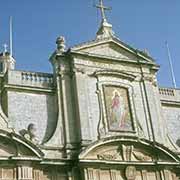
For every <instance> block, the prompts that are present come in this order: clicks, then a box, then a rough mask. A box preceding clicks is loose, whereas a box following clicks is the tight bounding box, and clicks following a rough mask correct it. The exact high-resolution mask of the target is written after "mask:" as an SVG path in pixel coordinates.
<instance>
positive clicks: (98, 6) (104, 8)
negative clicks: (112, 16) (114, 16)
mask: <svg viewBox="0 0 180 180" xmlns="http://www.w3.org/2000/svg"><path fill="white" fill-rule="evenodd" d="M96 7H97V8H98V9H100V11H101V16H102V21H106V15H105V11H106V10H111V8H109V7H106V6H104V4H103V0H99V5H96Z"/></svg>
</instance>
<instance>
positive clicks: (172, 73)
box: [166, 41, 177, 88]
mask: <svg viewBox="0 0 180 180" xmlns="http://www.w3.org/2000/svg"><path fill="white" fill-rule="evenodd" d="M166 46H167V52H168V60H169V65H170V70H171V78H172V83H173V86H174V88H177V85H176V78H175V74H174V69H173V64H172V58H171V53H170V49H169V45H168V42H167V41H166Z"/></svg>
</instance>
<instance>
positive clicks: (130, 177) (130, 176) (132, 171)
mask: <svg viewBox="0 0 180 180" xmlns="http://www.w3.org/2000/svg"><path fill="white" fill-rule="evenodd" d="M125 176H126V178H127V180H135V179H136V168H135V167H134V166H128V167H127V168H126V170H125Z"/></svg>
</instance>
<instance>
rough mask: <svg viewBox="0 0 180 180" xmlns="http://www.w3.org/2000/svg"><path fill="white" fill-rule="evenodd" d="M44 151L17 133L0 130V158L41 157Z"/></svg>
mask: <svg viewBox="0 0 180 180" xmlns="http://www.w3.org/2000/svg"><path fill="white" fill-rule="evenodd" d="M42 156H43V153H42V152H41V150H40V149H39V148H38V147H36V146H35V145H33V144H31V143H30V142H27V141H25V140H24V139H23V138H22V137H20V136H19V135H17V134H14V133H9V132H6V131H3V130H0V159H16V160H18V159H27V160H28V159H32V160H33V159H36V160H37V159H41V157H42Z"/></svg>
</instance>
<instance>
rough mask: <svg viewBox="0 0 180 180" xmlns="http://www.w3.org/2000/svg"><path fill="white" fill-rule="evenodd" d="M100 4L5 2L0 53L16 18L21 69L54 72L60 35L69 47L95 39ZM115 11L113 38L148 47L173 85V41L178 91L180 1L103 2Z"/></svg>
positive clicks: (162, 79)
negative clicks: (170, 61)
mask: <svg viewBox="0 0 180 180" xmlns="http://www.w3.org/2000/svg"><path fill="white" fill-rule="evenodd" d="M97 2H98V0H1V4H0V49H1V51H2V50H3V47H2V45H3V44H4V43H8V41H9V40H8V39H9V17H10V16H13V30H14V32H13V36H14V37H13V38H14V39H13V41H14V57H15V59H16V61H17V66H16V67H17V69H22V70H30V71H44V72H51V65H50V63H49V61H48V58H49V56H50V55H51V53H52V52H53V51H54V49H55V40H56V38H57V36H60V35H63V36H65V38H66V41H67V47H71V46H73V45H75V44H78V43H81V42H86V41H89V40H92V39H94V38H95V33H96V31H97V29H98V26H99V22H100V13H98V12H97V9H96V8H94V6H93V4H95V3H97ZM104 2H105V4H106V5H107V6H111V7H112V11H111V12H107V13H106V14H107V17H108V21H109V22H110V23H111V24H112V25H113V30H114V32H115V34H116V35H117V36H118V37H119V38H120V39H121V40H122V41H124V42H126V43H127V44H129V45H132V46H133V47H134V48H138V49H141V50H143V49H147V50H148V51H149V52H150V54H151V55H152V57H154V58H155V59H156V62H157V63H158V64H159V65H160V66H161V69H160V70H159V73H158V80H159V84H160V85H161V86H168V87H171V86H172V83H171V78H170V70H169V64H168V60H167V50H166V46H165V41H166V40H167V41H168V43H169V47H170V51H171V56H172V59H173V64H174V71H175V75H176V80H177V85H178V87H180V78H179V77H180V59H179V57H180V20H179V19H180V0H104Z"/></svg>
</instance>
